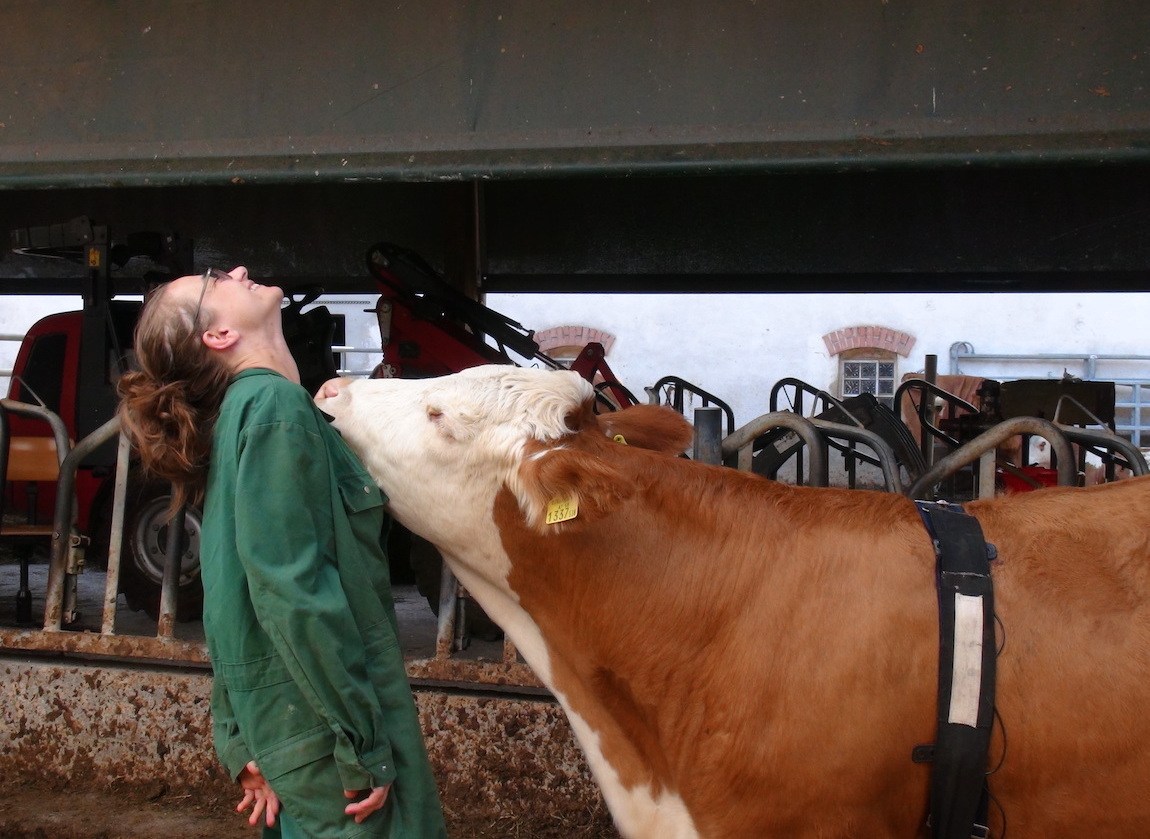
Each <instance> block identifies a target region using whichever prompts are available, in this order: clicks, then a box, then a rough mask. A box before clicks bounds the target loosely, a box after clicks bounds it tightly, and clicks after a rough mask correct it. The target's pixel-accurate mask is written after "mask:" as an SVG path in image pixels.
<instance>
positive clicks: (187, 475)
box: [117, 285, 231, 511]
mask: <svg viewBox="0 0 1150 839" xmlns="http://www.w3.org/2000/svg"><path fill="white" fill-rule="evenodd" d="M167 290H168V286H166V285H165V286H161V287H160V288H158V289H156V290H155V291H154V292H152V294H151V295H149V297H148V298H147V300H146V301H145V302H144V308H143V310H142V311H141V312H140V319H139V322H138V323H137V324H136V333H135V341H134V347H135V354H136V364H137V369H135V370H132V371H130V372H128V373H125V374H124V375H123V376H121V378H120V381H119V383H118V385H117V389H118V390H119V393H120V407H119V415H120V421H121V424H122V427H123V429H124V431H125V432H126V433H127V434H128V437H129V439H130V440H131V441H132V444H133V445H134V446H135V448H136V451H137V453H138V454H139V457H140V462H141V464H142V465H143V467H144V470H145V471H146V472H148V473H150V474H152V475H155V476H156V477H158V478H161V479H163V480H165V481H170V482H171V483H172V489H173V491H172V510H173V511H175V510H176V509H178V508H179V507H181V506H182V505H183V504H186V503H192V504H195V503H200V502H201V501H202V500H203V494H204V488H205V486H206V484H207V471H208V462H209V460H210V458H211V451H212V431H213V429H214V428H215V424H216V419H217V417H218V416H219V411H220V404H221V403H222V402H223V399H224V393H225V391H226V390H227V387H228V381H229V379H230V378H231V373H230V371H229V370H228V369H227V367H226V366H225V365H224V364H223V363H222V362H221V361H220V360H219V359H218V358H217V357H216V355H215V354H214V353H213V352H211V350H209V349H208V348H207V347H205V346H204V344H203V341H202V340H201V337H200V331H201V330H200V328H199V324H198V323H197V322H196V313H195V311H194V307H193V306H191V305H189V304H187V303H184V302H181V301H177V300H168V299H167V296H166V295H165V292H166V291H167Z"/></svg>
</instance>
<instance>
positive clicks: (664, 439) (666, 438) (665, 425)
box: [597, 405, 695, 454]
mask: <svg viewBox="0 0 1150 839" xmlns="http://www.w3.org/2000/svg"><path fill="white" fill-rule="evenodd" d="M597 420H598V422H599V428H600V430H601V431H602V432H603V433H604V434H606V435H607V436H608V437H612V438H616V439H618V438H619V437H622V438H623V439H622V440H620V441H619V442H625V443H626V444H627V445H628V446H636V447H638V448H641V449H650V450H652V451H656V452H666V453H667V454H682V453H683V452H684V451H685V450H686V448H687V447H688V446H689V445H691V440H692V439H693V438H694V436H695V430H694V428H693V427H692V426H691V423H689V422H688V421H687V419H686V417H684V416H683V415H682V414H680V413H679V412H678V411H676V410H674V409H673V408H668V407H667V406H666V405H632V406H631V407H630V408H624V409H623V410H622V411H613V412H611V413H609V414H599V416H598V417H597Z"/></svg>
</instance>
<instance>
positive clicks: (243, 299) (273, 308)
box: [171, 265, 284, 329]
mask: <svg viewBox="0 0 1150 839" xmlns="http://www.w3.org/2000/svg"><path fill="white" fill-rule="evenodd" d="M171 290H172V291H173V292H175V293H177V294H179V295H180V296H181V297H183V298H185V299H186V300H188V301H189V302H190V301H192V300H195V301H196V309H195V311H196V315H197V320H198V321H199V325H200V328H201V329H207V328H209V327H211V326H215V325H217V322H218V321H220V320H221V319H226V320H228V321H230V322H233V323H235V324H236V325H244V326H253V325H259V324H262V323H264V322H266V321H269V320H271V319H272V318H273V317H274V318H275V319H276V320H277V321H278V319H279V317H280V313H279V312H280V305H281V303H282V302H283V297H284V294H283V290H282V289H280V288H278V287H276V286H270V285H261V284H260V283H257V282H255V281H254V280H252V279H251V278H250V277H248V269H247V268H245V267H244V266H242V265H240V266H238V267H236V268H233V269H232V270H231V271H220V270H218V269H214V268H209V269H208V270H207V271H206V272H204V273H203V274H201V275H198V276H188V277H180V278H179V279H178V280H173V281H172V289H171Z"/></svg>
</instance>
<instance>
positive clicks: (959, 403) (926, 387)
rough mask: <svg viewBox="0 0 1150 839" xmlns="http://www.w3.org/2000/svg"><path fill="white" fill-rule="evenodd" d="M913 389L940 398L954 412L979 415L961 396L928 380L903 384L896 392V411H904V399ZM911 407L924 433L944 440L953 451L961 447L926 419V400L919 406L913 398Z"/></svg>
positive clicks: (976, 409)
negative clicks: (954, 410) (955, 410)
mask: <svg viewBox="0 0 1150 839" xmlns="http://www.w3.org/2000/svg"><path fill="white" fill-rule="evenodd" d="M912 389H917V390H921V391H926V392H927V393H929V394H931V395H933V396H938V397H940V398H942V399H943V400H944V401H946V402H947V403H948V406H949V407H950V408H951V409H952V410H953V409H955V408H959V409H961V410H963V411H966V412H967V413H970V414H977V413H978V408H976V407H975V406H974V405H971V404H970V403H969V402H967V401H966V400H965V399H963V398H962V397H961V396H955V395H954V394H953V393H951V392H950V391H948V390H943V389H942V388H941V387H939V386H938V385H936V384H935V383H934V382H928V381H927V380H926V379H907V380H906V381H905V382H903V383H902V384H901V385H899V386H898V389H897V390H896V391H895V392H894V406H895V410H896V411H901V410H902V398H903V397H904V396H907V395H908V392H909V391H910V390H912ZM911 406H912V407H914V412H915V414H916V415H917V416H918V422H919V425H920V426H921V427H922V429H923V430H924V431H926V432H929V433H930V434H931V436H933V437H936V438H937V439H939V440H942V441H943V442H944V443H946V444H947V445H948V446H950V447H951V448H952V449H957V448H958V447H959V445H960V443H959V442H958V440H957V439H956V438H954V437H951V436H950V435H949V434H947V433H946V432H945V431H943V430H942V429H941V428H939V427H938V426H936V425H934V423H933V422H928V421H927V418H926V414H927V410H926V408H927V402H926V400H925V399H920V400H919V403H918V405H915V404H914V399H913V398H912V399H911Z"/></svg>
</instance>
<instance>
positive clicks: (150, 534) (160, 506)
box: [120, 476, 204, 621]
mask: <svg viewBox="0 0 1150 839" xmlns="http://www.w3.org/2000/svg"><path fill="white" fill-rule="evenodd" d="M133 477H134V478H135V477H136V476H133ZM170 501H171V487H170V486H169V485H168V484H166V483H164V482H163V481H156V480H147V479H145V480H139V479H137V480H135V481H132V480H130V481H129V491H128V499H127V506H126V509H125V510H124V546H123V552H122V559H121V560H120V592H121V593H122V594H123V595H124V599H125V600H127V602H128V606H129V607H130V608H132V609H134V610H136V611H140V610H143V611H144V612H146V613H147V614H148V615H149V616H150V617H151V618H153V619H158V617H159V614H160V588H161V586H162V584H163V579H164V554H165V551H166V549H167V540H168V526H169V516H168V504H169V503H170ZM200 519H201V513H200V510H199V509H198V508H195V507H189V508H188V511H187V516H186V518H185V521H184V553H183V557H182V561H181V567H180V585H179V591H178V593H177V596H176V619H177V620H180V621H194V620H199V619H200V618H201V617H202V615H203V611H204V589H203V585H202V583H201V581H200Z"/></svg>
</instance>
